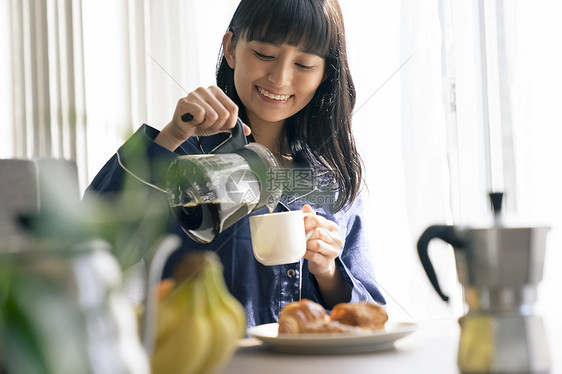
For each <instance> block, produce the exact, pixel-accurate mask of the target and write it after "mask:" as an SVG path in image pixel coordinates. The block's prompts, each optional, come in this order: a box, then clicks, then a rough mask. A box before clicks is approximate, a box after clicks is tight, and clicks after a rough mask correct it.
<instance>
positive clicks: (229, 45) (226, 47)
mask: <svg viewBox="0 0 562 374" xmlns="http://www.w3.org/2000/svg"><path fill="white" fill-rule="evenodd" d="M232 36H233V34H232V31H227V32H226V33H225V34H224V36H223V37H222V52H223V53H224V58H226V62H227V63H228V66H230V68H231V69H233V70H234V66H235V65H236V63H235V62H236V60H235V53H234V52H235V50H236V46H235V44H234V42H233V41H232Z"/></svg>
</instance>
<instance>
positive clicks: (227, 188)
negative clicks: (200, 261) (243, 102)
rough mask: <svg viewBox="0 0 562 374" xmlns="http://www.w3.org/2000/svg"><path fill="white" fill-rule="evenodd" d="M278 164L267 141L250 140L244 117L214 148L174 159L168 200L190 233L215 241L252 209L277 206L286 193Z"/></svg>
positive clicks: (207, 241) (198, 238) (194, 236)
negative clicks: (278, 179) (278, 178)
mask: <svg viewBox="0 0 562 374" xmlns="http://www.w3.org/2000/svg"><path fill="white" fill-rule="evenodd" d="M278 168H279V165H278V163H277V160H276V159H275V157H274V156H273V154H272V153H271V152H270V151H269V150H268V149H267V148H266V147H264V146H262V145H261V144H258V143H250V144H248V143H247V141H246V137H245V136H244V131H243V124H242V121H241V120H240V119H238V122H237V124H236V127H235V128H234V129H233V131H232V133H231V135H230V136H229V138H228V139H227V140H225V141H224V142H223V143H221V144H220V145H219V146H217V147H216V148H215V149H213V151H212V153H211V154H198V155H187V156H180V157H178V158H177V159H176V160H174V161H173V162H172V163H171V165H170V166H169V169H168V174H167V180H168V185H167V194H168V201H169V204H170V207H171V209H172V212H173V213H174V216H175V217H176V219H177V220H178V221H179V222H180V224H181V226H182V228H183V230H184V231H185V232H186V233H187V235H189V236H190V237H191V238H192V239H194V240H196V241H198V242H201V243H210V242H211V241H213V240H214V239H215V237H216V236H217V235H218V234H219V233H221V232H223V231H224V230H226V229H227V228H229V227H230V226H232V225H233V224H234V223H235V222H237V221H238V220H240V219H241V218H243V217H245V216H246V215H248V214H249V213H251V212H252V211H256V210H258V209H261V208H263V207H266V206H267V207H269V209H270V210H273V209H274V208H275V206H276V205H277V203H278V201H279V198H280V197H281V193H282V187H281V184H280V183H274V181H273V179H272V176H274V175H275V173H276V170H277V169H278Z"/></svg>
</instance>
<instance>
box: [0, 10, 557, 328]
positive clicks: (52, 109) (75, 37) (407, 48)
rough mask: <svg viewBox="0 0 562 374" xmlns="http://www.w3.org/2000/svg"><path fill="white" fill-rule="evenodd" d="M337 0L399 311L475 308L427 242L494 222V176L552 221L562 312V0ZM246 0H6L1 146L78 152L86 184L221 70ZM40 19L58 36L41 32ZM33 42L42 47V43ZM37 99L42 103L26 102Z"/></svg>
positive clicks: (553, 277)
mask: <svg viewBox="0 0 562 374" xmlns="http://www.w3.org/2000/svg"><path fill="white" fill-rule="evenodd" d="M340 3H341V5H342V8H343V11H344V17H345V21H346V28H347V30H346V31H347V37H348V47H349V59H350V65H351V69H352V74H353V76H354V78H355V83H356V86H357V94H358V101H357V107H356V113H355V114H354V132H355V136H356V139H357V142H358V147H359V150H360V152H361V155H362V157H363V160H364V162H365V166H366V185H367V192H368V206H367V207H368V211H367V220H368V231H369V235H370V240H371V243H372V248H373V257H374V259H375V271H376V274H375V276H376V279H377V281H378V282H379V284H380V286H381V288H382V289H383V292H385V294H386V297H387V299H388V301H389V305H388V308H389V311H390V313H392V315H393V316H395V317H396V318H397V319H402V318H410V317H412V318H414V319H424V318H435V317H447V316H459V315H460V314H462V313H463V311H464V305H463V302H462V293H461V292H460V287H459V285H458V283H457V281H456V271H455V263H454V257H453V253H452V251H451V249H450V248H448V247H447V246H445V245H443V244H441V245H440V244H437V243H436V244H433V245H432V247H431V251H430V254H431V256H432V259H433V261H434V264H435V267H436V271H437V273H438V276H439V280H440V282H441V284H442V288H443V289H444V290H445V292H447V293H448V294H449V295H450V296H451V297H452V302H451V303H450V304H445V303H443V302H442V301H441V300H440V299H439V298H438V296H437V294H436V293H435V292H434V291H433V290H432V288H431V286H430V284H429V282H428V281H427V278H426V276H425V274H424V273H423V270H422V268H421V264H420V263H419V260H418V258H417V253H416V247H415V245H416V241H417V238H418V237H419V235H420V234H421V232H422V230H423V229H424V228H425V227H427V226H428V225H430V224H433V223H454V224H471V223H477V224H478V223H482V222H483V221H484V219H485V218H486V217H489V209H488V202H487V197H486V193H487V192H488V191H489V190H490V189H505V190H506V197H507V204H506V208H507V210H508V211H509V212H510V213H515V214H518V215H519V216H522V217H523V218H525V219H529V221H530V222H536V221H542V222H545V223H546V224H549V225H551V226H552V227H553V230H552V232H551V235H550V242H549V248H548V249H547V261H546V267H545V281H544V282H543V285H541V296H540V299H539V300H540V301H541V302H542V303H543V304H545V303H546V304H547V305H548V307H552V305H555V307H557V308H559V309H560V302H556V301H555V300H559V298H555V297H550V296H551V295H553V293H552V292H553V290H554V286H553V285H555V284H562V279H561V275H560V272H559V271H556V266H557V265H558V264H560V263H561V256H562V254H561V253H560V251H557V248H558V247H560V233H559V229H558V227H560V225H561V224H562V214H561V213H560V209H557V207H558V206H562V204H560V201H559V200H560V199H561V197H560V194H557V192H558V191H560V190H561V189H562V186H561V184H562V181H561V179H562V178H561V172H560V168H558V167H557V165H556V164H555V163H554V160H559V159H562V157H561V156H562V155H559V154H558V153H560V152H561V151H560V149H562V148H561V147H559V146H558V144H557V141H558V139H560V136H557V135H559V134H560V130H559V129H560V127H561V126H562V121H561V118H560V112H559V111H558V110H557V108H558V106H559V105H558V102H559V101H560V100H559V99H560V95H559V94H558V93H557V91H556V89H555V88H557V87H560V86H561V85H562V77H561V75H560V74H561V73H560V69H559V68H558V67H559V66H562V65H561V62H562V61H561V59H562V57H561V52H560V47H559V46H558V45H559V41H558V40H557V35H561V34H562V33H561V31H562V30H560V28H561V27H562V26H560V25H561V23H560V22H559V21H558V20H559V19H560V17H561V16H562V10H561V9H560V8H561V6H560V5H558V3H557V2H556V1H555V0H550V1H548V0H540V1H534V2H526V1H505V2H504V1H501V0H496V1H472V2H466V1H458V0H424V1H416V0H402V1H401V2H389V1H384V0H369V1H367V0H362V1H357V0H340ZM237 4H238V0H213V1H203V0H192V1H187V0H170V1H166V2H162V1H156V0H96V1H94V0H82V1H81V2H80V1H71V0H43V1H39V2H35V1H31V0H24V1H21V2H20V1H16V0H11V1H4V2H0V31H2V32H0V50H1V51H2V56H6V57H3V58H2V60H1V61H0V98H1V100H0V111H1V112H2V113H3V114H4V116H3V121H2V122H1V126H2V127H1V129H2V134H3V137H2V138H1V139H0V157H4V158H8V157H37V156H43V155H47V156H53V157H67V158H74V159H76V160H77V161H78V165H79V170H80V173H81V188H82V189H83V188H85V186H86V185H87V183H89V181H90V180H91V179H92V178H93V176H94V175H95V173H96V172H97V171H98V170H99V169H100V168H101V167H102V165H103V163H104V162H105V161H106V160H107V159H108V158H109V157H111V155H112V154H113V153H114V152H115V150H116V149H117V147H119V146H120V145H121V144H122V143H123V142H124V141H125V139H126V138H127V137H128V136H130V134H131V133H132V132H133V131H135V130H136V129H137V128H138V127H139V126H140V125H141V124H142V123H143V122H146V123H148V124H150V125H152V126H154V127H156V128H162V127H163V126H164V125H165V124H166V123H167V122H168V121H169V119H170V117H171V115H172V113H173V111H174V108H175V105H176V102H177V100H178V99H179V98H180V97H182V96H184V95H185V94H186V91H191V90H193V89H195V88H196V87H198V86H209V85H212V84H214V83H215V77H214V73H215V65H216V59H217V56H218V52H219V47H220V42H221V38H222V35H223V33H224V31H225V30H226V27H227V25H228V22H229V20H230V17H231V16H232V13H233V11H234V9H235V7H236V5H237ZM14 14H16V15H17V16H18V17H19V18H18V17H13V15H14ZM32 16H33V17H36V18H32ZM32 20H35V21H34V22H31V21H32ZM32 24H33V25H32ZM38 28H42V29H41V30H43V31H44V33H43V34H41V33H37V32H34V33H31V30H37V29H38ZM22 30H23V31H22ZM26 30H27V31H26ZM483 30H485V32H484V31H483ZM22 32H24V33H25V32H27V33H28V34H22ZM22 35H32V36H33V37H34V38H36V39H33V38H31V39H30V38H25V37H23V36H22ZM45 38H46V39H47V41H48V43H47V46H48V48H47V50H45V49H44V47H45V45H43V44H42V43H44V41H45ZM33 40H35V42H34V43H35V44H33V46H34V48H35V49H33V51H35V52H33V53H42V54H41V55H40V56H39V57H40V59H33V58H31V56H32V55H31V53H32V49H31V47H30V46H31V44H29V43H30V41H31V42H33ZM26 43H28V44H26ZM498 43H500V44H501V43H503V44H501V45H503V46H504V47H505V48H504V49H502V50H500V49H499V45H498ZM22 51H23V52H22ZM498 51H499V53H498ZM22 55H23V57H24V59H23V60H21V58H22ZM70 57H73V58H70ZM18 58H19V59H20V60H18ZM18 61H19V62H18ZM22 61H23V62H22ZM69 63H71V64H72V66H73V69H68V66H69V65H68V64H69ZM33 69H35V70H33ZM22 71H23V72H25V74H28V75H29V76H32V77H36V76H37V77H39V76H41V77H44V76H45V75H47V76H48V84H47V85H46V83H45V82H44V81H37V82H36V83H34V84H31V86H30V85H29V84H30V83H28V82H30V81H29V80H26V79H22V76H21V74H22V73H21V72H22ZM35 72H41V74H42V75H41V74H36V73H35ZM32 73H33V74H35V75H31V74H32ZM26 77H27V75H26ZM484 78H486V79H484ZM34 82H35V81H34ZM26 84H27V86H26ZM47 87H48V88H47ZM30 88H31V89H30ZM69 88H71V89H69ZM553 88H554V89H553ZM18 90H23V92H24V93H22V92H20V91H18ZM484 93H485V94H484ZM23 99H25V103H30V104H29V105H31V104H33V105H31V106H25V108H24V109H22V104H21V103H22V100H23ZM41 100H47V101H48V103H47V104H45V105H47V106H48V108H49V113H50V114H49V119H48V120H44V119H41V118H39V117H40V116H41V114H40V113H42V112H41V105H43V104H41ZM59 103H60V105H59ZM40 104H41V105H40ZM26 105H27V104H26ZM83 108H85V109H86V111H85V112H84V111H83ZM86 114H87V122H86V121H85V115H86ZM72 121H75V124H74V125H71V122H72ZM74 129H75V130H76V132H73V131H74ZM49 131H50V132H49ZM22 134H25V136H23V135H22ZM49 153H50V154H49ZM549 295H550V296H549ZM559 309H558V310H559Z"/></svg>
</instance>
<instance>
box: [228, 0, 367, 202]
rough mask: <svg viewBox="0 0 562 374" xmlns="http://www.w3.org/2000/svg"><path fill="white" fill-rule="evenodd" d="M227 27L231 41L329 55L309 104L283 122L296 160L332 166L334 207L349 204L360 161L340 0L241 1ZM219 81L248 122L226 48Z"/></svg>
mask: <svg viewBox="0 0 562 374" xmlns="http://www.w3.org/2000/svg"><path fill="white" fill-rule="evenodd" d="M228 30H229V31H231V32H232V33H233V36H232V42H233V43H236V42H237V40H239V39H240V38H244V39H245V40H247V41H252V40H258V41H261V42H266V43H273V44H284V43H286V44H289V45H293V46H297V47H299V48H303V49H304V50H305V51H306V52H307V53H312V54H316V55H318V56H320V57H323V58H325V61H326V64H325V66H326V68H325V73H324V74H325V76H324V80H323V82H322V83H321V84H320V86H319V87H318V89H317V90H316V93H315V95H314V97H313V98H312V100H311V101H310V102H309V103H308V105H306V106H305V107H304V108H303V109H302V110H300V111H299V112H298V113H296V114H295V115H293V116H292V117H291V118H288V119H287V120H286V121H285V126H284V134H285V136H286V137H287V140H288V143H289V147H290V150H289V151H290V153H291V155H292V156H293V158H294V159H295V160H301V161H303V162H306V163H308V164H309V165H312V166H314V167H320V168H325V169H327V170H329V171H331V173H332V175H333V178H334V182H335V183H336V186H337V191H338V197H337V200H336V202H335V206H334V210H335V211H338V210H341V209H342V208H344V207H345V206H347V205H349V204H351V202H353V200H354V199H355V197H356V196H357V194H358V191H359V188H360V186H361V178H362V164H361V159H360V157H359V154H358V152H357V149H356V147H355V140H354V138H353V134H352V132H351V116H352V112H353V107H354V106H355V85H354V84H353V80H352V78H351V74H350V71H349V65H348V61H347V52H346V43H345V30H344V24H343V16H342V12H341V9H340V6H339V4H338V2H337V0H242V1H241V2H240V4H239V5H238V8H237V9H236V12H235V13H234V16H233V17H232V20H231V22H230V25H229V27H228ZM217 85H218V86H219V87H221V88H222V89H223V90H224V91H225V93H226V94H227V95H228V96H229V97H230V98H232V100H234V102H236V104H237V105H238V106H239V114H240V117H241V118H242V120H244V121H245V122H247V120H248V119H247V117H246V113H245V110H244V106H243V104H242V102H241V101H240V98H239V97H238V94H237V93H236V88H235V86H234V71H233V70H232V69H231V68H230V66H229V65H228V63H227V61H226V58H225V57H224V54H223V53H222V51H221V53H220V56H219V62H218V65H217Z"/></svg>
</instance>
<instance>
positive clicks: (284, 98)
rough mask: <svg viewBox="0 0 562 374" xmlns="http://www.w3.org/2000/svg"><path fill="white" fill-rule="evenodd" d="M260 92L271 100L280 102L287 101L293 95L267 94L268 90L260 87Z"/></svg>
mask: <svg viewBox="0 0 562 374" xmlns="http://www.w3.org/2000/svg"><path fill="white" fill-rule="evenodd" d="M258 91H260V93H261V94H262V95H263V96H265V97H267V98H269V99H273V100H279V101H285V100H287V99H288V98H289V97H290V96H291V95H274V94H272V93H269V92H267V91H266V90H264V89H263V88H261V87H258Z"/></svg>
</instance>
